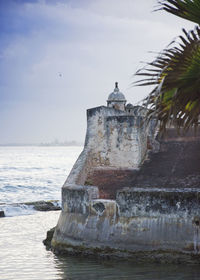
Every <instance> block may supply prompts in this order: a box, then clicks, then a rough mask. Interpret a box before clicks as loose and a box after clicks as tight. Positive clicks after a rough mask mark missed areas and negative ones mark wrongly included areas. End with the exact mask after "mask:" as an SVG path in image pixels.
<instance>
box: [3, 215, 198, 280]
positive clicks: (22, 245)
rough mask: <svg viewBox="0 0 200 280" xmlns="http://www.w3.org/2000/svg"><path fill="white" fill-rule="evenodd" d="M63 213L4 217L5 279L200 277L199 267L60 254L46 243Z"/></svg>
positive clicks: (192, 279) (161, 279)
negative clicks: (48, 248)
mask: <svg viewBox="0 0 200 280" xmlns="http://www.w3.org/2000/svg"><path fill="white" fill-rule="evenodd" d="M58 215H59V212H50V213H49V212H48V213H39V212H38V213H36V214H34V215H30V216H20V217H12V218H2V219H0V229H1V230H0V260H1V261H0V279H1V280H8V279H9V280H16V279H20V280H23V279H25V280H31V279H35V280H36V279H37V280H40V279H42V280H54V279H56V280H98V279H99V280H104V279H105V280H124V279H126V280H127V279H129V280H132V279H134V280H157V279H159V280H199V279H200V267H199V266H184V265H180V266H178V265H156V264H154V265H144V264H143V265H138V264H134V263H126V261H123V262H122V261H121V262H111V261H99V260H98V261H97V260H95V259H92V258H79V257H71V256H56V255H54V254H53V253H52V252H51V251H47V250H46V248H45V246H44V245H43V244H42V240H43V239H44V238H45V235H46V231H47V230H48V229H49V228H51V227H53V226H54V225H55V224H56V222H57V220H58Z"/></svg>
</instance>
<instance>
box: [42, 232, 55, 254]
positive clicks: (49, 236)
mask: <svg viewBox="0 0 200 280" xmlns="http://www.w3.org/2000/svg"><path fill="white" fill-rule="evenodd" d="M55 228H56V227H53V228H52V229H50V230H48V231H47V237H46V239H44V240H43V243H44V245H45V246H46V247H47V248H48V249H49V248H51V240H52V238H53V234H54V231H55Z"/></svg>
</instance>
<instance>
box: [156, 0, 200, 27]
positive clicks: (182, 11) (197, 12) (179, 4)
mask: <svg viewBox="0 0 200 280" xmlns="http://www.w3.org/2000/svg"><path fill="white" fill-rule="evenodd" d="M159 4H160V5H161V8H160V9H162V10H165V11H166V12H169V13H171V14H174V15H176V16H179V17H181V18H184V19H187V20H189V21H192V22H195V23H197V24H200V1H199V0H163V1H159Z"/></svg>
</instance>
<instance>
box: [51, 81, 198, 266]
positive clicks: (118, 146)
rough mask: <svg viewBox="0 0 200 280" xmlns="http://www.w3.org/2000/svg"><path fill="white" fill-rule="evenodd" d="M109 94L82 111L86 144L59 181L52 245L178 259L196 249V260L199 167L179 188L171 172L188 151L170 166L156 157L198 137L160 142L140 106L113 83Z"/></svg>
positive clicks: (60, 248) (84, 251) (189, 256)
mask: <svg viewBox="0 0 200 280" xmlns="http://www.w3.org/2000/svg"><path fill="white" fill-rule="evenodd" d="M110 96H111V98H110V99H109V98H108V103H107V107H106V106H100V107H97V108H92V109H89V110H87V133H86V140H85V146H84V149H83V151H82V153H81V154H80V156H79V158H78V160H77V161H76V163H75V165H74V167H73V168H72V170H71V172H70V174H69V176H68V178H67V180H66V182H65V183H64V185H63V187H62V212H61V215H60V218H59V221H58V224H57V226H56V230H55V233H54V236H53V240H52V247H53V249H54V251H56V252H68V253H73V254H76V253H81V254H86V255H87V254H97V255H101V256H105V255H106V256H118V257H131V258H133V259H134V258H135V259H137V260H138V259H141V260H144V259H148V260H156V261H161V260H163V261H165V260H167V261H170V260H171V261H176V260H177V261H183V262H184V261H191V259H192V261H193V259H194V256H193V255H195V260H194V261H199V259H198V258H196V254H195V253H198V251H199V249H200V248H199V245H200V237H199V228H198V227H199V225H200V218H199V215H200V213H199V210H200V208H199V203H200V196H199V194H200V190H199V183H200V172H199V171H195V170H194V169H191V170H190V171H189V174H188V178H190V177H191V174H193V185H190V186H188V185H185V186H184V190H182V189H181V184H182V183H183V177H184V175H180V176H179V177H178V178H176V177H175V175H173V172H174V171H175V170H176V168H177V167H176V166H178V163H179V162H178V159H180V162H181V160H182V159H183V158H184V156H185V155H182V158H181V153H179V157H177V160H176V157H175V159H174V162H171V167H170V166H168V165H167V167H166V166H164V165H162V164H163V163H162V162H160V161H159V157H163V153H164V155H165V157H166V159H167V155H170V150H171V149H173V148H175V150H177V151H178V149H177V143H178V147H179V146H181V145H182V144H183V143H184V145H185V143H187V145H189V147H191V145H193V146H194V150H196V148H197V146H198V145H199V147H200V140H199V137H189V138H187V141H185V140H184V139H185V138H179V139H177V137H175V139H176V140H174V138H173V137H174V136H173V137H172V136H168V138H167V139H164V140H162V141H160V144H158V141H157V140H155V134H156V127H155V123H154V122H153V121H152V122H151V123H150V124H149V125H148V126H147V125H145V124H144V122H143V121H144V119H143V116H144V110H143V109H141V108H139V107H134V106H132V105H131V104H128V105H127V106H125V104H126V100H125V97H124V95H123V94H121V93H120V92H119V89H118V86H117V85H116V87H115V90H114V92H113V93H111V95H110ZM110 96H109V97H110ZM119 108H120V110H119ZM181 143H182V144H181ZM191 143H193V144H191ZM179 144H180V145H179ZM159 145H160V148H159ZM195 145H197V146H195ZM181 147H182V146H181ZM163 149H164V151H163ZM169 149H170V150H169ZM180 151H182V150H181V149H180ZM168 160H169V159H168ZM156 161H157V165H156V164H155V162H156ZM159 162H160V163H159ZM165 162H167V161H165ZM198 163H200V158H199V159H198ZM154 165H155V166H154ZM159 165H160V166H161V167H162V168H160V171H159ZM156 166H157V167H156ZM153 167H154V168H153ZM163 168H164V169H166V170H165V172H166V174H165V173H163ZM170 168H171V169H170ZM168 169H169V170H168ZM156 172H157V173H156ZM195 172H196V173H195ZM186 173H187V172H185V174H186ZM170 176H171V177H173V176H174V181H175V182H176V185H175V186H174V185H173V184H172V185H170V183H168V182H169V178H170ZM172 256H173V257H172Z"/></svg>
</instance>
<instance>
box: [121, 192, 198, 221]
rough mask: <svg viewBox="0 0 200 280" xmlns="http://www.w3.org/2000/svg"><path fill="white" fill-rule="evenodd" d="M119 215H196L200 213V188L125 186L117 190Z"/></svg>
mask: <svg viewBox="0 0 200 280" xmlns="http://www.w3.org/2000/svg"><path fill="white" fill-rule="evenodd" d="M116 201H117V204H118V207H119V215H120V216H125V217H135V216H137V217H143V216H144V217H145V216H147V217H159V216H163V215H164V216H165V215H170V216H171V217H173V216H174V217H176V218H178V217H183V218H184V217H185V218H186V217H194V216H197V215H200V190H198V189H189V188H187V189H170V188H169V189H167V188H166V189H158V188H146V189H145V188H144V189H142V188H125V189H123V190H119V191H118V192H117V197H116Z"/></svg>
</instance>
